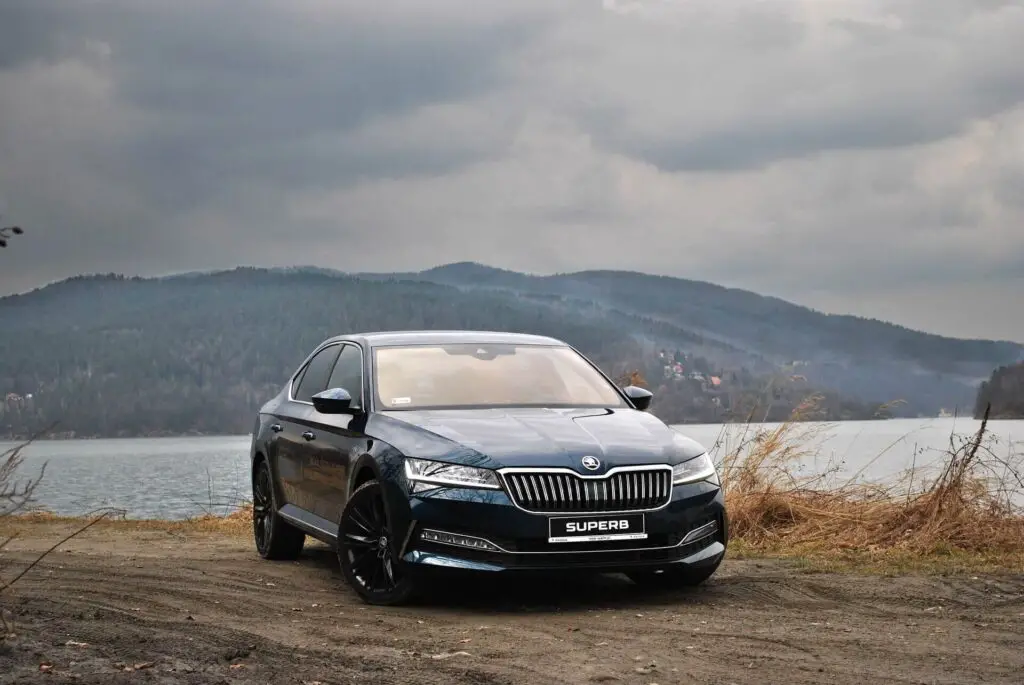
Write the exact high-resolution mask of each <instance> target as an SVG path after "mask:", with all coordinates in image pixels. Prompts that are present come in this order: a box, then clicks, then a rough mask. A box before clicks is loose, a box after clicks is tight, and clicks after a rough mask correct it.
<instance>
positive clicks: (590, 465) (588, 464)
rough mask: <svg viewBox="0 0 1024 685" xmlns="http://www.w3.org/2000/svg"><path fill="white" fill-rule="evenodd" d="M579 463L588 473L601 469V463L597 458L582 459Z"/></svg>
mask: <svg viewBox="0 0 1024 685" xmlns="http://www.w3.org/2000/svg"><path fill="white" fill-rule="evenodd" d="M580 462H581V463H582V464H583V468H585V469H587V470H590V471H597V470H598V469H599V468H600V467H601V462H600V461H598V459H597V457H583V458H582V459H580Z"/></svg>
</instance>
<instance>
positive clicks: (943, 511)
mask: <svg viewBox="0 0 1024 685" xmlns="http://www.w3.org/2000/svg"><path fill="white" fill-rule="evenodd" d="M813 402H814V401H813V399H812V400H811V401H809V402H808V403H806V404H805V405H803V406H802V407H800V408H798V409H797V412H796V413H795V414H794V416H793V417H792V419H791V420H790V421H788V422H786V423H783V424H780V425H778V426H776V427H773V428H770V429H768V428H761V429H754V430H753V431H752V432H751V435H750V436H749V437H744V438H743V439H742V440H740V443H739V445H737V446H736V447H733V448H727V449H725V450H723V451H724V455H723V456H722V457H721V459H720V460H719V463H720V469H721V475H722V485H723V488H724V490H725V494H726V503H727V506H728V509H729V516H730V522H731V530H732V535H733V536H734V540H735V541H736V546H735V549H736V551H737V552H738V553H739V554H746V555H750V554H761V555H763V554H769V555H779V556H788V557H799V558H803V559H804V560H806V561H808V562H809V563H811V564H812V566H824V567H826V568H830V567H837V566H838V567H850V566H861V567H867V568H876V569H878V570H886V569H893V568H896V569H904V568H908V569H909V568H921V569H932V570H957V569H961V570H971V569H974V570H982V569H996V568H999V569H1005V570H1013V571H1024V511H1022V510H1021V508H1020V503H1021V502H1022V501H1024V481H1022V479H1021V475H1020V471H1019V470H1018V468H1017V465H1016V464H1015V463H1014V461H1015V458H1014V457H1013V456H1012V455H1011V458H1010V459H1009V460H1008V459H1006V458H1002V457H999V456H998V455H997V454H996V452H995V451H994V450H993V449H992V446H993V444H994V443H995V442H996V441H995V438H994V436H992V434H991V433H990V432H989V431H988V427H987V417H986V420H984V421H983V422H982V425H981V427H980V429H979V431H978V432H977V433H976V434H975V435H973V436H971V437H970V438H968V439H963V438H957V437H956V436H951V437H950V444H949V447H948V448H947V450H946V452H945V453H944V455H943V458H942V460H941V466H940V468H939V469H938V472H937V474H936V475H934V476H932V477H928V476H927V475H926V474H925V473H923V469H911V470H910V471H908V472H907V473H905V474H903V476H902V477H901V478H898V479H896V481H889V482H887V483H885V484H881V483H866V482H861V481H859V480H857V478H856V477H854V478H848V479H847V480H845V481H840V482H836V481H835V476H836V475H837V473H838V468H836V467H832V468H829V469H826V470H825V472H824V473H817V474H813V475H808V476H803V475H801V474H800V468H799V462H800V461H801V460H802V459H805V458H807V457H810V456H813V455H814V454H815V452H816V450H815V447H814V441H815V439H816V438H817V437H819V436H820V435H822V434H823V433H824V432H825V431H826V430H827V427H826V426H823V425H822V424H805V423H801V421H800V419H801V416H800V412H804V411H809V410H811V409H812V408H813ZM747 430H750V428H749V426H748V427H747Z"/></svg>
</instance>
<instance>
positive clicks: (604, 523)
mask: <svg viewBox="0 0 1024 685" xmlns="http://www.w3.org/2000/svg"><path fill="white" fill-rule="evenodd" d="M646 538H647V529H646V522H645V520H644V515H643V514H615V515H611V516H559V517H552V518H550V519H548V542H609V541H612V540H644V539H646Z"/></svg>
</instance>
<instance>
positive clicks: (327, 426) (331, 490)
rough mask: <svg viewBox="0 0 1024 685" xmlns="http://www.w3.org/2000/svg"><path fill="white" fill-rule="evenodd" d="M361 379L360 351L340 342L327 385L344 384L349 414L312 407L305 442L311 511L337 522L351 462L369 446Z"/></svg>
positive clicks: (342, 504) (361, 352)
mask: <svg viewBox="0 0 1024 685" xmlns="http://www.w3.org/2000/svg"><path fill="white" fill-rule="evenodd" d="M363 387H364V379H363V351H362V349H361V348H360V347H359V346H358V345H356V344H354V343H345V344H343V345H342V348H341V354H340V355H339V356H338V359H337V361H336V363H335V364H334V369H333V370H332V371H331V376H330V379H329V380H328V381H327V388H328V389H333V388H344V389H345V390H347V391H348V394H349V395H351V396H352V408H353V413H352V414H321V413H319V412H317V411H316V410H315V409H314V410H313V413H314V417H315V419H314V420H315V421H316V424H317V436H316V439H315V440H313V441H310V442H308V443H307V444H306V445H305V451H304V454H305V455H306V456H305V461H304V464H303V466H304V469H305V472H306V473H307V476H306V479H307V482H308V483H309V487H310V489H311V490H312V499H313V506H314V507H315V508H314V510H313V513H315V514H316V515H317V516H319V517H321V518H323V519H326V520H327V521H330V522H331V523H333V524H335V525H337V524H338V523H339V521H340V520H341V510H342V508H343V507H344V506H345V501H346V499H347V497H348V476H349V467H350V465H351V463H352V462H353V461H354V460H355V459H357V458H358V457H359V455H361V454H363V453H364V452H366V450H367V449H369V445H368V439H367V436H366V433H365V432H364V431H365V428H366V415H365V413H364V412H363V411H362V409H363V408H364V407H365V406H366V404H365V393H364V389H363Z"/></svg>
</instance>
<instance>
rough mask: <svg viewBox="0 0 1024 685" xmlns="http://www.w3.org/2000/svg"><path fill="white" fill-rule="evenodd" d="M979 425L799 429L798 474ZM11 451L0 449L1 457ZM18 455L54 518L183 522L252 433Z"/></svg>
mask: <svg viewBox="0 0 1024 685" xmlns="http://www.w3.org/2000/svg"><path fill="white" fill-rule="evenodd" d="M979 424H980V422H978V421H974V420H971V419H963V418H959V419H950V418H934V419H898V420H890V421H850V422H839V423H833V424H828V425H823V424H801V426H800V427H799V429H798V430H812V431H817V432H818V433H819V434H818V436H817V437H816V439H815V440H814V442H813V444H812V445H811V447H812V448H813V449H814V452H815V454H814V455H813V456H808V457H807V458H806V459H804V460H803V462H802V468H803V471H804V472H805V473H817V472H824V471H825V470H827V469H829V468H830V467H831V466H833V465H834V466H836V467H837V476H841V477H849V476H858V477H861V478H864V479H869V480H885V479H886V478H891V477H892V476H893V474H896V473H898V472H901V471H903V470H905V469H907V468H909V467H911V466H915V467H926V466H927V465H928V464H930V463H934V462H935V460H936V459H937V458H939V457H940V456H941V450H943V449H944V448H945V447H947V446H948V444H949V440H950V435H951V434H955V435H957V436H962V437H967V436H969V435H970V434H972V433H973V432H975V431H976V430H977V428H978V426H979ZM989 426H990V429H991V431H992V434H993V438H994V439H995V440H997V441H998V444H996V445H994V446H993V449H994V451H996V453H997V454H998V455H999V456H1001V457H1003V458H1007V457H1009V456H1010V455H1011V453H1013V454H1016V455H1021V454H1022V453H1024V421H993V422H991V423H990V424H989ZM763 427H770V424H765V425H764V426H763ZM675 428H676V429H677V430H680V431H681V432H682V433H684V434H685V435H688V436H690V437H692V438H694V439H695V440H698V441H700V442H702V443H703V444H704V445H705V446H707V447H709V448H712V447H713V446H714V445H715V444H716V441H719V440H720V439H722V440H723V441H724V448H726V449H727V448H729V447H732V446H735V445H736V444H737V443H738V441H739V440H740V438H741V435H740V432H741V431H742V430H743V427H742V426H735V425H734V426H721V425H686V426H676V427H675ZM723 431H724V435H723ZM12 446H13V443H4V442H0V452H2V451H4V450H6V449H7V448H9V447H12ZM722 449H723V448H722V447H720V448H719V449H718V450H713V451H712V453H713V454H716V452H717V454H721V452H722ZM24 455H25V461H24V464H23V467H22V474H23V475H25V476H28V475H34V474H37V473H38V471H39V468H40V467H41V466H42V465H43V463H44V462H45V463H46V473H45V478H44V479H43V481H42V483H41V484H40V486H39V488H38V490H37V491H36V499H37V506H40V507H43V508H45V509H48V510H50V511H52V512H55V513H58V514H64V515H78V514H84V513H86V512H89V511H91V510H94V509H97V508H100V507H116V508H118V509H124V510H125V511H127V512H128V514H127V515H128V516H129V517H130V518H165V519H182V518H188V517H192V516H197V515H201V514H203V513H207V512H209V513H214V514H223V513H226V512H228V511H231V510H232V509H233V508H234V507H235V506H236V505H237V503H238V502H240V501H242V500H244V499H247V498H248V497H249V496H250V485H249V472H248V469H249V463H248V460H249V436H227V437H202V438H141V439H117V440H52V441H39V442H36V443H33V444H32V445H30V446H29V447H28V448H27V449H26V450H25V452H24Z"/></svg>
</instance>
